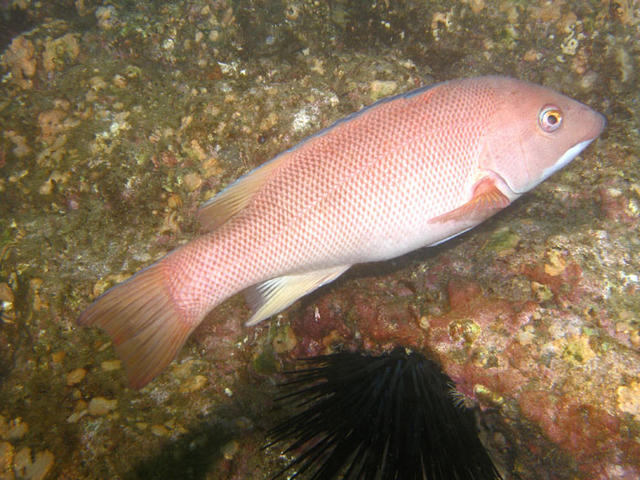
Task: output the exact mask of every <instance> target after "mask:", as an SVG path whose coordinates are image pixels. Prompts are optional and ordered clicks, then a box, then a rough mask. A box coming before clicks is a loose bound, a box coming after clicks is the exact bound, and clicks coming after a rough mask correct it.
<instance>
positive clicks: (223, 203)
mask: <svg viewBox="0 0 640 480" xmlns="http://www.w3.org/2000/svg"><path fill="white" fill-rule="evenodd" d="M287 154H288V152H283V153H282V154H280V155H278V156H277V157H275V158H274V159H272V160H270V161H269V162H267V163H265V164H264V165H261V166H259V167H257V168H255V169H253V170H252V171H250V172H249V173H247V174H246V175H244V176H242V177H240V178H239V179H238V180H236V181H235V182H233V183H232V184H231V185H229V186H228V187H226V188H225V189H224V190H222V191H221V192H220V193H218V194H217V195H216V196H215V197H213V198H212V199H211V200H209V201H208V202H206V203H205V204H203V205H202V206H201V207H200V209H199V210H198V213H197V214H196V217H197V219H198V221H199V222H200V226H201V229H202V231H204V232H212V231H213V230H215V229H216V228H218V227H219V226H220V225H222V224H223V223H225V222H226V221H227V220H229V219H230V218H231V217H233V216H234V215H235V214H236V213H238V212H239V211H240V210H242V209H243V208H244V207H245V206H246V205H247V203H249V201H250V200H251V197H253V195H254V193H255V192H257V191H258V190H259V189H260V187H262V185H263V184H264V182H265V181H266V180H267V179H268V178H269V176H270V175H271V173H272V172H273V171H274V170H275V169H276V168H278V167H279V166H280V165H281V164H282V162H283V161H285V159H286V158H287V157H288V155H287Z"/></svg>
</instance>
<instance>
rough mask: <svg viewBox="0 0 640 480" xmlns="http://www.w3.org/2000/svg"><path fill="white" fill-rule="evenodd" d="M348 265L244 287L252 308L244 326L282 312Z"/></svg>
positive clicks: (344, 269) (340, 272) (342, 271)
mask: <svg viewBox="0 0 640 480" xmlns="http://www.w3.org/2000/svg"><path fill="white" fill-rule="evenodd" d="M350 266H351V265H340V266H338V267H331V268H327V269H324V270H316V271H313V272H306V273H300V274H296V275H285V276H282V277H276V278H272V279H271V280H267V281H266V282H262V283H260V284H258V285H254V286H253V287H250V288H248V289H247V290H245V297H246V299H247V303H248V304H249V306H250V307H251V309H252V310H253V315H252V316H251V318H250V319H249V321H247V323H246V325H247V326H252V325H256V324H257V323H260V322H261V321H262V320H265V319H267V318H269V317H271V316H272V315H275V314H276V313H278V312H281V311H282V310H284V309H285V308H287V307H288V306H289V305H291V304H292V303H293V302H295V301H296V300H297V299H299V298H300V297H303V296H304V295H307V294H308V293H311V292H313V291H314V290H315V289H317V288H320V287H321V286H323V285H326V284H327V283H329V282H332V281H334V280H335V279H336V278H338V277H339V276H340V275H342V274H343V273H344V272H345V271H346V270H347V269H348V268H349V267H350Z"/></svg>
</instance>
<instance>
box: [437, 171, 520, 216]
mask: <svg viewBox="0 0 640 480" xmlns="http://www.w3.org/2000/svg"><path fill="white" fill-rule="evenodd" d="M510 203H511V201H510V200H509V198H508V197H507V196H506V195H505V194H504V193H502V192H501V191H500V190H499V189H498V187H496V184H495V183H494V181H493V180H492V179H490V178H485V179H482V180H480V182H478V184H477V185H476V186H475V188H474V190H473V196H472V197H471V200H469V201H468V202H467V203H465V204H464V205H462V206H460V207H458V208H456V209H455V210H451V211H450V212H447V213H445V214H443V215H440V216H437V217H435V218H432V219H431V223H445V222H452V221H465V220H469V221H475V222H481V221H483V220H485V219H487V218H489V217H490V216H491V215H493V214H495V213H497V212H498V211H500V210H502V209H503V208H505V207H507V206H508V205H509V204H510Z"/></svg>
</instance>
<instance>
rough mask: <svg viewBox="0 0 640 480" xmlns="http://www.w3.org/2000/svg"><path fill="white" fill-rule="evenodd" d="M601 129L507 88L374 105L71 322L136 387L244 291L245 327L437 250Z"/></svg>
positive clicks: (239, 195)
mask: <svg viewBox="0 0 640 480" xmlns="http://www.w3.org/2000/svg"><path fill="white" fill-rule="evenodd" d="M549 112H551V113H549ZM549 115H551V116H552V117H553V119H552V121H548V116H549ZM545 119H546V120H545ZM556 123H557V124H556ZM558 127H562V128H558ZM603 127H604V119H603V117H602V116H601V115H600V114H598V113H597V112H594V111H593V110H591V109H589V108H588V107H586V106H585V105H582V104H580V103H579V102H576V101H574V100H571V99H569V98H568V97H565V96H563V95H561V94H558V93H556V92H554V91H553V90H550V89H547V88H545V87H540V86H537V85H533V84H529V83H526V82H522V81H519V80H514V79H509V78H506V77H479V78H474V79H462V80H455V81H451V82H445V83H442V84H438V85H436V86H433V87H427V88H422V89H418V90H416V91H413V92H409V93H407V94H402V95H398V96H396V97H392V98H390V99H385V100H382V101H380V102H378V103H376V104H374V105H372V106H371V107H368V108H366V109H363V110H361V111H360V112H358V113H356V114H352V115H350V116H348V117H346V118H345V119H343V120H341V121H338V122H336V123H335V124H334V125H333V126H331V127H329V128H327V129H325V130H323V131H321V132H319V133H318V134H316V135H314V136H312V137H310V138H308V139H307V140H305V141H303V142H301V143H300V144H299V145H297V146H296V147H294V148H292V149H289V150H287V151H285V152H283V153H282V154H280V155H278V156H277V157H275V158H274V159H273V160H271V161H270V162H268V163H267V164H265V165H263V166H262V167H259V168H257V169H256V170H254V171H253V172H251V173H250V174H249V175H246V176H245V177H242V178H241V179H239V180H238V181H237V182H235V183H233V184H232V185H231V186H230V187H228V188H227V189H225V190H224V191H223V192H221V193H220V194H218V196H216V197H214V199H213V200H212V201H210V202H208V203H207V204H205V205H204V206H203V207H202V209H201V210H200V212H199V219H200V221H201V223H202V225H203V227H204V232H203V234H202V235H201V236H200V237H198V238H196V239H194V240H192V241H191V242H189V243H187V244H186V245H184V246H182V247H180V248H178V249H177V250H175V251H174V252H171V253H170V254H168V255H167V256H166V257H165V258H164V259H161V260H160V261H159V262H157V263H155V264H153V265H151V266H149V267H147V268H146V269H144V270H142V271H141V272H139V273H138V274H136V275H134V276H133V277H132V278H131V279H129V280H128V281H126V282H124V283H123V284H120V285H117V286H115V287H113V288H112V289H111V290H109V291H107V292H106V293H105V294H104V295H102V296H101V297H100V298H98V299H97V300H96V301H95V302H94V303H93V304H92V305H91V306H89V308H88V309H87V310H86V311H85V312H84V313H83V314H82V315H81V317H80V320H79V321H80V323H82V324H94V325H98V326H100V327H102V328H104V329H105V330H106V331H107V332H108V333H110V334H111V335H112V336H113V338H114V344H115V346H116V350H117V351H118V352H119V354H120V355H121V357H122V358H123V361H124V363H125V366H126V368H127V373H128V376H129V379H130V382H131V384H132V385H133V386H136V387H140V386H143V385H144V384H146V383H147V382H148V381H150V380H151V379H152V378H153V377H154V376H155V375H157V373H159V371H160V370H161V369H162V368H164V366H165V365H166V364H167V363H168V362H170V361H171V359H172V358H173V357H174V356H175V355H176V353H177V352H178V350H179V348H180V347H181V346H182V344H183V343H184V341H185V340H186V338H187V337H188V335H189V333H190V332H191V331H192V330H193V329H194V328H195V327H196V326H197V325H198V324H199V323H200V322H201V321H202V320H203V318H204V317H205V316H206V314H207V313H208V312H209V311H210V310H211V309H213V308H215V306H216V305H218V304H219V303H220V302H222V301H224V300H225V299H226V298H228V297H229V296H231V295H233V294H235V293H237V292H239V291H241V290H245V289H246V290H245V291H246V294H247V299H248V301H249V304H250V306H251V307H252V308H253V310H254V314H253V316H252V318H251V319H250V320H249V322H248V325H253V324H255V323H257V322H259V321H261V320H264V319H265V318H268V317H270V316H272V315H274V314H275V313H277V312H279V311H281V310H282V309H284V308H286V307H287V306H288V305H290V304H291V303H292V302H294V301H295V300H296V299H297V298H300V297H301V296H303V295H306V294H308V293H309V292H311V291H313V290H315V289H316V288H318V287H320V286H322V285H324V284H326V283H328V282H331V281H333V280H334V279H335V278H337V277H338V276H339V275H340V274H342V273H343V272H344V271H346V270H347V269H348V268H349V267H350V266H351V265H353V264H355V263H361V262H368V261H377V260H384V259H388V258H392V257H395V256H398V255H401V254H403V253H406V252H409V251H411V250H414V249H416V248H419V247H422V246H425V245H433V244H437V243H440V242H442V241H444V240H446V239H448V238H450V237H452V236H455V235H457V234H459V233H461V232H463V231H466V230H468V229H469V228H471V227H473V226H474V225H477V224H478V223H480V222H481V221H483V220H484V219H486V218H488V217H489V216H491V215H493V214H494V213H496V212H497V211H499V210H500V209H502V208H504V207H505V206H507V205H509V204H510V203H511V202H512V201H514V200H515V199H516V198H518V197H519V196H520V195H521V194H522V193H523V192H524V191H526V190H528V189H530V188H532V187H533V186H535V184H537V183H538V182H539V181H542V179H544V178H545V176H548V174H549V172H552V171H555V169H558V168H560V167H561V166H563V165H565V164H566V163H567V162H568V161H569V160H570V159H571V158H573V157H574V156H575V155H577V154H578V153H579V152H580V151H581V150H582V149H583V148H584V147H586V145H587V144H588V143H589V142H591V141H592V140H593V139H594V138H595V137H596V136H597V135H599V133H600V132H601V131H602V128H603ZM556 130H557V133H556ZM509 135H511V136H509ZM505 139H506V140H505Z"/></svg>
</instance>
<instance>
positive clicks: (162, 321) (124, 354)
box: [78, 263, 199, 388]
mask: <svg viewBox="0 0 640 480" xmlns="http://www.w3.org/2000/svg"><path fill="white" fill-rule="evenodd" d="M78 323H79V324H81V325H96V326H98V327H100V328H102V329H103V330H105V331H106V332H107V333H108V334H109V336H110V337H111V338H112V340H113V344H114V346H115V349H116V353H117V354H118V356H119V357H120V359H121V360H122V363H123V365H124V367H125V371H126V373H127V377H128V379H129V384H130V385H131V386H132V387H133V388H142V387H144V386H145V385H146V384H147V383H149V382H150V381H151V380H153V378H154V377H155V376H156V375H158V374H159V373H160V371H162V369H164V368H165V367H166V366H167V365H168V364H169V363H170V362H171V360H173V358H174V357H175V356H176V354H177V353H178V351H179V350H180V347H182V345H183V344H184V342H185V341H186V339H187V337H188V336H189V334H190V333H191V332H192V331H193V329H194V328H195V327H196V326H197V325H198V323H199V322H188V321H184V320H183V319H182V318H181V316H180V315H179V314H178V312H177V311H176V309H175V307H174V305H173V302H172V300H171V298H170V297H169V296H168V295H167V294H166V292H165V288H164V274H163V271H162V268H161V266H160V265H159V264H157V263H156V264H154V265H151V266H150V267H148V268H146V269H144V270H142V271H141V272H139V273H137V274H136V275H134V276H133V277H131V278H130V279H128V280H126V281H124V282H123V283H121V284H119V285H116V286H115V287H113V288H111V289H110V290H108V291H107V292H105V293H104V294H102V295H101V296H100V297H98V299H97V300H96V301H95V302H93V303H92V304H91V305H90V306H89V307H88V308H87V309H86V310H85V311H84V312H82V315H80V318H79V319H78Z"/></svg>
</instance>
